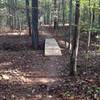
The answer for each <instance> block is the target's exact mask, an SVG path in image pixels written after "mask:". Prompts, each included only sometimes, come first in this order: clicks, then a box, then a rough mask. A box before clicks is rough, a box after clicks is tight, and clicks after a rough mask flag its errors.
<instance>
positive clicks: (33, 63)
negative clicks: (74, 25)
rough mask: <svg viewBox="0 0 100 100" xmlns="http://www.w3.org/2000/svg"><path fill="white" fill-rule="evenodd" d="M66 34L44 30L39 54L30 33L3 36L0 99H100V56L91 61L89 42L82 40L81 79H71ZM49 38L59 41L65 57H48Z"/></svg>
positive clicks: (79, 71)
mask: <svg viewBox="0 0 100 100" xmlns="http://www.w3.org/2000/svg"><path fill="white" fill-rule="evenodd" d="M65 32H66V31H64V30H63V31H62V29H61V30H59V31H54V30H53V29H52V28H47V27H46V29H43V30H41V31H40V46H39V47H40V50H38V51H34V50H32V46H31V38H30V37H29V36H28V35H27V34H22V35H21V34H19V35H17V33H16V34H14V33H11V34H8V33H2V34H0V100H100V55H89V59H88V60H87V59H86V58H87V55H86V54H85V51H84V49H86V41H85V40H84V39H83V40H80V48H79V56H78V76H77V77H71V76H69V69H70V67H69V53H68V50H67V49H66V50H65V42H64V40H65V38H64V34H63V35H62V33H65ZM24 33H27V32H24ZM46 37H55V38H56V40H57V41H58V43H59V45H60V47H61V50H62V54H63V55H62V56H53V57H52V56H50V57H45V56H44V54H43V53H44V51H43V47H42V46H43V44H42V43H44V38H46ZM41 45H42V46H41Z"/></svg>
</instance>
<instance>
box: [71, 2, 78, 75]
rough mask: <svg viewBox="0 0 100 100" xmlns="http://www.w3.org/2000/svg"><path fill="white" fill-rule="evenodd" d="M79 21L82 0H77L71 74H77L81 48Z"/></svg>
mask: <svg viewBox="0 0 100 100" xmlns="http://www.w3.org/2000/svg"><path fill="white" fill-rule="evenodd" d="M79 22H80V0H76V10H75V29H74V34H73V41H72V52H71V57H70V75H72V76H73V75H77V56H78V48H79Z"/></svg>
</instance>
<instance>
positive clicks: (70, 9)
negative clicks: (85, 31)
mask: <svg viewBox="0 0 100 100" xmlns="http://www.w3.org/2000/svg"><path fill="white" fill-rule="evenodd" d="M71 35H72V0H70V2H69V51H71V40H72V39H71V38H72V37H71Z"/></svg>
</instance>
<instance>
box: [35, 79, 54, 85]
mask: <svg viewBox="0 0 100 100" xmlns="http://www.w3.org/2000/svg"><path fill="white" fill-rule="evenodd" d="M36 80H37V82H41V83H44V84H47V83H53V82H55V81H56V79H53V78H36Z"/></svg>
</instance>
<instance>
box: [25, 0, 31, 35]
mask: <svg viewBox="0 0 100 100" xmlns="http://www.w3.org/2000/svg"><path fill="white" fill-rule="evenodd" d="M26 16H27V22H28V28H29V36H31V21H30V9H29V0H26Z"/></svg>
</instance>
